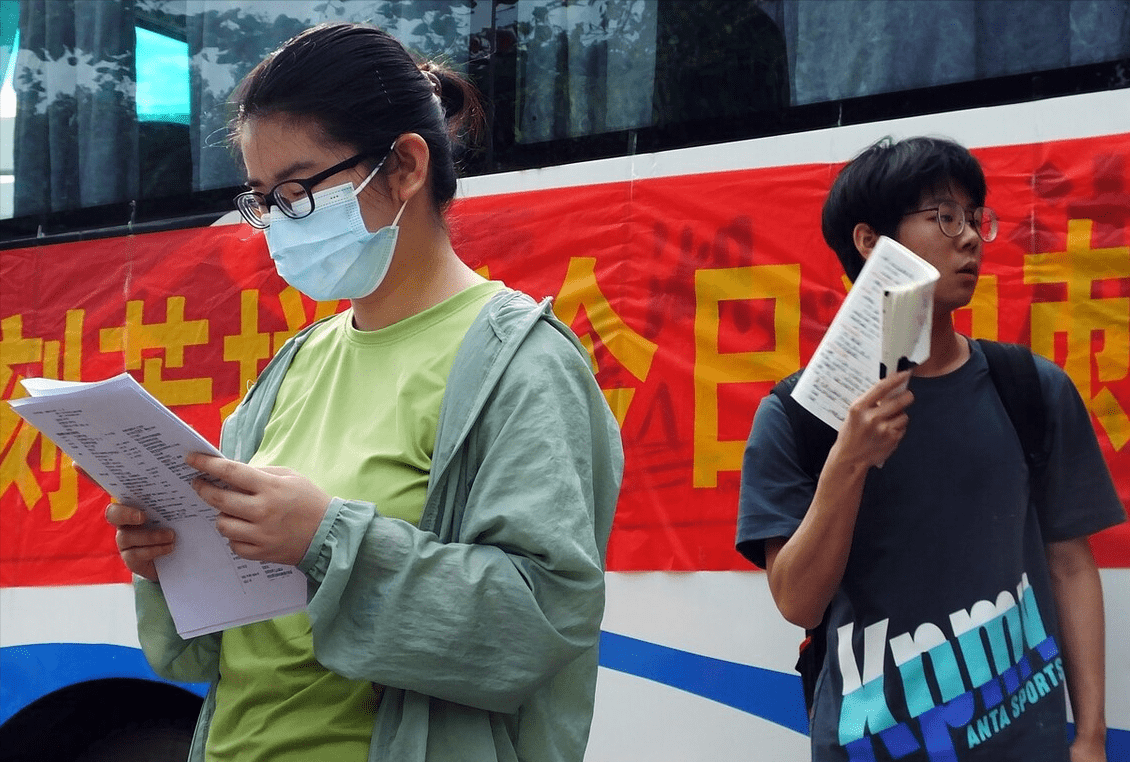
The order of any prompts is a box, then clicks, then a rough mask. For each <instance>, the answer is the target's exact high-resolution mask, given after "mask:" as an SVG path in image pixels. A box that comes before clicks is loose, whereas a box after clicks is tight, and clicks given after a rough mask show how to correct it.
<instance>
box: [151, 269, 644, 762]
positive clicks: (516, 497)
mask: <svg viewBox="0 0 1130 762" xmlns="http://www.w3.org/2000/svg"><path fill="white" fill-rule="evenodd" d="M309 331H310V329H309V328H308V329H306V330H305V331H303V332H301V333H299V334H298V335H297V336H295V337H294V338H293V339H291V340H290V341H289V342H288V343H287V344H286V345H285V346H284V347H283V348H282V349H281V350H280V351H279V353H278V355H277V356H276V357H275V358H274V359H273V360H272V361H271V363H270V364H269V365H268V366H267V368H266V369H265V370H264V371H263V374H262V375H261V376H260V378H259V380H258V381H257V382H256V384H255V386H254V387H253V388H252V389H251V390H250V391H249V392H248V394H247V397H246V398H245V399H244V400H243V402H242V403H241V404H240V406H239V407H238V408H237V410H236V411H235V412H234V413H233V414H232V416H231V417H230V418H229V419H228V420H227V421H226V422H225V424H224V429H223V433H222V435H221V438H220V439H221V442H220V448H221V450H222V451H223V452H224V454H225V455H227V456H228V457H230V458H234V459H236V460H241V461H246V460H247V459H248V458H250V457H251V455H252V454H253V453H254V452H255V450H256V448H257V447H258V446H259V443H260V441H261V438H262V433H263V427H264V425H265V424H266V422H267V419H268V418H269V416H270V414H271V408H272V406H273V404H274V399H275V395H276V393H277V391H278V388H279V384H280V383H281V381H282V378H283V376H284V375H285V373H286V369H287V367H288V366H289V364H290V362H291V360H292V358H293V357H294V355H295V353H296V352H297V351H298V350H299V348H300V347H301V346H302V344H303V342H304V341H305V340H306V338H307V336H308V335H309ZM622 471H623V451H622V449H621V444H620V436H619V429H618V427H617V425H616V422H615V420H614V419H613V417H612V415H611V413H610V412H609V409H608V406H607V404H606V402H605V400H604V397H603V395H602V393H601V391H600V389H599V387H598V386H597V385H596V382H595V379H594V378H593V375H592V370H591V366H590V364H589V358H588V355H587V353H586V352H585V350H584V348H583V347H582V346H581V344H580V342H578V341H577V339H576V337H574V336H573V335H572V333H571V332H570V331H569V330H568V328H567V327H566V326H564V325H563V324H562V323H561V322H560V321H558V320H557V319H556V318H555V317H554V316H553V313H552V311H551V309H550V305H549V301H548V300H546V301H543V302H542V303H541V304H535V303H534V302H533V300H531V299H530V298H529V297H527V296H525V295H523V294H520V293H518V292H514V291H510V290H503V291H502V292H500V293H499V294H497V295H496V296H495V297H494V298H492V300H491V301H490V303H488V304H487V306H486V307H484V308H483V310H482V312H481V313H480V314H479V316H478V317H477V318H476V320H475V322H474V323H473V324H472V326H471V328H470V330H469V331H468V333H467V336H466V338H465V339H464V341H463V344H462V346H461V347H460V349H459V352H458V354H457V355H456V359H455V363H454V366H453V368H452V371H451V375H450V377H449V380H448V384H447V390H446V392H445V395H444V400H443V404H442V407H441V410H440V419H439V427H438V429H437V432H436V443H435V452H434V454H433V459H432V472H431V477H430V480H429V485H428V497H427V501H426V503H425V506H424V512H423V516H422V518H421V520H420V526H419V528H417V527H414V526H412V525H410V524H407V523H405V522H403V521H399V520H396V519H389V518H384V517H382V516H381V515H380V506H374V505H373V504H372V503H366V502H362V501H358V500H342V499H340V498H334V499H333V500H332V502H331V503H330V506H329V509H328V510H327V512H326V516H325V518H324V519H323V520H322V523H321V526H320V527H319V529H318V532H317V534H316V535H315V536H314V540H313V542H312V543H311V545H310V549H309V550H308V551H307V553H306V556H305V558H303V559H302V561H301V562H300V564H299V569H300V570H301V571H302V572H303V573H304V574H306V576H307V578H308V580H309V606H308V610H309V615H310V620H311V622H312V625H313V639H314V652H315V655H316V656H317V658H318V660H319V661H320V662H321V663H322V664H323V665H324V666H325V667H327V668H328V669H331V670H333V671H335V672H338V673H339V674H341V675H344V676H346V677H349V678H355V679H363V680H370V681H372V682H374V683H377V684H379V685H383V686H386V688H385V692H384V696H383V698H382V700H381V704H380V709H379V710H378V712H377V716H376V721H375V724H374V727H373V743H372V747H371V750H370V754H369V758H370V760H384V761H389V762H416V761H417V760H419V761H422V760H428V761H429V762H441V761H445V760H451V761H452V762H479V761H485V760H530V761H531V762H534V761H536V762H543V761H544V762H558V761H565V760H570V761H574V762H579V760H581V759H582V757H583V756H584V749H585V744H586V742H587V739H588V732H589V725H590V723H591V719H592V708H593V694H594V691H595V685H596V672H597V643H598V640H599V637H600V622H601V617H602V616H603V611H604V572H603V567H604V551H605V547H606V544H607V541H608V535H609V531H610V529H611V526H612V515H613V511H614V508H615V504H616V498H617V495H618V492H619V487H620V478H621V474H622ZM136 588H137V612H138V630H139V637H140V640H141V644H142V648H143V649H144V651H145V654H146V657H147V658H148V659H149V662H150V664H152V666H153V668H154V669H155V670H156V671H157V673H158V674H160V675H162V676H165V677H167V678H170V679H174V680H183V681H189V682H200V681H208V682H211V683H212V690H211V691H209V694H208V696H207V698H206V699H205V702H204V707H203V709H202V711H201V714H200V720H199V722H198V724H197V728H196V737H195V740H194V743H193V749H192V754H191V757H190V759H191V760H192V761H193V762H196V761H197V760H203V759H204V742H205V740H206V739H207V734H208V728H209V724H210V721H211V717H212V713H213V711H214V709H215V681H216V679H217V675H218V668H217V665H218V658H219V649H220V637H219V635H218V634H217V635H206V636H202V637H198V638H194V639H192V640H187V641H186V640H183V639H181V638H180V637H179V636H178V635H177V634H176V631H175V629H174V627H173V624H172V620H171V618H170V616H169V613H168V608H167V607H166V605H165V601H164V598H163V596H162V595H161V591H160V587H159V586H158V585H156V584H153V583H150V582H147V581H145V580H139V581H138V582H137V584H136ZM310 732H311V733H315V734H316V733H317V732H318V728H310Z"/></svg>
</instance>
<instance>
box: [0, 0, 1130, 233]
mask: <svg viewBox="0 0 1130 762" xmlns="http://www.w3.org/2000/svg"><path fill="white" fill-rule="evenodd" d="M0 15H2V16H3V19H4V25H3V28H4V33H3V34H2V35H0V50H2V49H4V47H7V48H9V49H10V48H12V47H13V45H12V42H11V39H12V38H14V37H15V29H14V28H13V27H14V26H15V27H18V32H19V43H18V45H16V46H14V47H16V48H18V50H17V51H16V54H15V55H14V56H10V57H9V58H10V59H11V60H13V61H14V63H13V64H12V66H11V67H10V68H11V70H12V77H11V84H12V89H11V90H8V91H7V92H9V93H11V95H9V96H7V97H6V98H0V103H6V104H9V105H8V106H5V107H4V108H5V110H3V111H0V130H2V132H0V135H3V136H9V135H10V136H12V137H11V139H10V140H6V141H3V144H0V191H2V192H3V193H0V218H9V219H6V220H0V243H2V242H3V241H5V240H8V241H10V240H13V239H17V238H20V237H23V236H27V235H34V234H36V233H37V232H43V233H45V234H48V235H51V234H55V233H60V232H64V231H74V230H82V229H90V228H96V227H106V226H118V225H125V224H127V223H147V222H155V221H169V220H173V219H174V218H176V219H180V222H169V223H168V224H186V225H187V224H201V223H200V217H201V216H202V215H203V216H205V217H206V216H208V215H211V216H212V217H213V218H214V217H217V216H219V215H220V214H222V213H224V212H227V211H229V210H230V209H231V197H232V196H234V194H235V193H236V192H237V191H238V190H239V185H240V183H241V182H242V172H241V169H240V166H239V162H238V159H237V157H236V156H235V155H234V154H233V152H232V151H231V149H230V148H229V147H228V145H227V143H226V129H225V125H226V123H227V120H228V117H229V111H228V106H227V103H226V101H227V99H228V97H229V95H230V93H231V91H232V89H233V88H234V87H235V85H236V83H237V82H238V81H239V80H240V78H241V77H243V76H244V74H246V73H247V72H248V71H249V70H250V69H251V67H252V66H254V65H255V64H256V63H257V62H258V61H260V60H261V59H262V58H263V57H264V56H265V55H267V54H268V53H269V52H270V51H271V50H273V49H274V48H276V47H277V46H278V45H279V44H280V43H282V42H283V41H284V40H285V39H287V38H288V37H290V36H292V35H293V34H296V33H298V32H299V31H301V30H302V29H305V28H307V27H309V26H312V25H314V24H317V23H321V22H325V21H365V22H369V23H373V24H376V25H378V26H381V27H383V28H385V29H387V30H388V31H389V32H391V33H392V34H394V35H395V36H396V37H398V38H399V39H401V40H402V41H403V42H404V43H405V44H406V45H407V46H408V47H409V48H410V49H412V50H414V51H416V52H417V53H419V54H420V55H421V56H425V57H436V56H439V57H442V58H443V59H445V60H446V61H447V62H448V63H449V64H451V65H453V66H454V67H455V68H457V69H460V70H462V71H465V72H466V73H467V74H468V75H469V76H470V77H471V79H472V80H473V81H474V82H475V83H476V84H477V85H478V86H479V88H480V89H481V90H482V91H483V93H484V95H485V96H486V100H487V104H488V111H489V122H490V129H489V132H488V136H487V140H486V141H485V144H484V145H483V146H482V147H481V149H480V150H477V151H475V152H473V153H469V154H467V155H465V156H463V161H464V165H465V169H466V172H467V173H468V174H476V173H489V172H500V171H506V170H511V169H524V168H529V167H537V166H546V165H552V164H560V163H565V162H571V161H579V160H584V159H593V158H605V157H611V156H619V155H625V154H630V153H635V152H646V151H655V150H664V149H671V148H679V147H685V146H690V145H703V144H709V143H716V142H724V141H728V140H737V139H744V138H751V137H762V136H767V135H775V134H783V133H788V132H796V131H801V130H810V129H817V128H822V127H830V126H834V125H837V124H848V123H858V122H864V121H872V120H879V119H889V118H896V117H901V116H910V115H916V114H925V113H932V112H939V111H948V110H954V109H962V108H970V107H976V106H988V105H995V104H1000V103H1006V102H1023V101H1026V100H1033V99H1038V98H1044V97H1051V96H1055V95H1066V94H1070V93H1075V92H1093V91H1098V90H1110V89H1117V88H1126V87H1128V86H1130V0H1012V1H1011V2H1008V3H1004V2H998V1H997V0H520V1H517V2H516V1H514V0H450V1H449V2H440V1H438V0H255V2H247V1H246V0H193V1H192V2H188V0H83V2H57V1H56V0H0ZM16 19H18V23H15V21H14V20H16ZM13 102H14V113H12V110H13V106H12V105H11V104H12V103H13ZM13 217H14V218H13Z"/></svg>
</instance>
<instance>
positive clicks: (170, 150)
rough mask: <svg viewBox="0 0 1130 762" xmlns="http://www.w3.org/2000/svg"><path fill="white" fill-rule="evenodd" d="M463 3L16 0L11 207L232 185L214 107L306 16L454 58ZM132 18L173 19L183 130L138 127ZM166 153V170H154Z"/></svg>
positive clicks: (236, 181)
mask: <svg viewBox="0 0 1130 762" xmlns="http://www.w3.org/2000/svg"><path fill="white" fill-rule="evenodd" d="M472 5H473V2H472V0H453V1H452V2H444V3H437V2H432V1H431V0H285V1H273V2H267V1H265V0H255V2H247V0H21V3H20V50H19V53H18V57H17V68H16V74H15V88H16V91H17V105H16V126H15V142H16V145H15V147H14V148H15V150H14V156H15V160H14V165H15V166H14V171H15V203H14V213H15V214H16V215H17V216H24V215H36V214H42V213H45V212H51V211H62V210H69V209H78V208H83V207H89V206H97V205H102V204H113V203H123V202H127V201H130V200H132V199H137V198H151V197H158V196H162V195H167V196H178V195H184V194H185V193H188V192H191V191H199V190H210V189H214V188H224V187H231V186H235V185H240V184H242V183H243V180H244V172H243V169H242V165H241V164H240V162H239V160H238V158H237V156H236V155H235V153H234V152H233V151H232V150H231V148H230V147H229V146H228V144H227V121H228V118H229V117H230V116H231V113H230V108H229V107H228V105H227V101H228V98H229V97H230V95H231V92H232V90H234V89H235V86H236V84H238V82H239V81H240V79H241V78H242V77H243V76H244V75H245V74H246V73H247V72H249V71H250V70H251V68H252V67H253V66H254V65H255V64H257V63H258V62H259V61H260V60H262V59H263V57H264V56H266V55H267V54H268V53H270V52H271V51H272V50H274V49H275V48H277V47H278V46H279V45H281V44H282V43H283V42H284V41H285V40H287V39H288V38H289V37H291V36H293V35H295V34H297V33H298V32H300V31H302V30H303V29H306V28H308V27H311V26H314V25H315V24H319V23H322V22H326V21H363V22H369V23H373V24H376V25H378V26H380V27H382V28H384V29H386V30H388V31H389V32H390V33H391V34H393V35H394V36H396V37H397V38H398V39H400V40H401V41H402V42H404V43H405V45H407V46H408V48H409V49H410V50H413V51H414V52H416V53H419V54H420V55H422V56H425V57H429V58H431V57H445V58H446V59H447V60H450V61H452V62H453V63H454V64H456V65H459V64H461V63H462V62H464V61H465V60H466V55H467V53H466V51H467V50H468V47H469V38H470V27H471V21H470V17H471V7H472ZM144 18H148V19H163V20H165V21H166V22H170V20H171V22H170V23H174V24H175V23H183V25H184V31H185V35H186V37H187V41H188V56H189V71H190V89H189V99H190V101H191V102H190V104H189V105H190V114H189V117H188V122H189V124H188V126H187V128H185V127H184V126H183V125H174V124H167V123H157V124H154V123H143V124H141V125H140V126H139V123H138V119H137V103H136V99H135V93H136V84H137V83H136V64H135V55H134V50H135V33H134V28H135V25H136V24H137V23H138V22H139V19H144ZM139 144H140V146H141V147H140V150H139ZM189 148H191V150H189ZM170 160H172V163H173V164H175V166H173V167H168V166H166V165H167V164H169V163H170ZM189 161H191V167H189V166H187V165H188V163H189ZM182 164H184V165H185V166H183V167H182V166H181V165H182ZM181 175H184V178H183V180H182V178H181ZM124 222H126V220H124V219H123V220H107V224H114V223H124Z"/></svg>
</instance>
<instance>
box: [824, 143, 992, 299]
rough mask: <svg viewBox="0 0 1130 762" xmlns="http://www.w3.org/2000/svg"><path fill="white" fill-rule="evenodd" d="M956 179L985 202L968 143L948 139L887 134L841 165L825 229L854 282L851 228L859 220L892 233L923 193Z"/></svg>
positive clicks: (858, 261) (977, 202) (858, 265)
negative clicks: (901, 138) (901, 137)
mask: <svg viewBox="0 0 1130 762" xmlns="http://www.w3.org/2000/svg"><path fill="white" fill-rule="evenodd" d="M950 183H953V184H954V185H956V186H958V187H960V188H961V189H962V190H964V191H965V192H966V193H968V194H969V196H970V198H971V199H972V201H973V205H974V206H983V205H984V203H985V195H986V194H987V192H988V189H987V187H986V185H985V173H984V172H983V171H982V170H981V165H980V164H979V163H978V162H977V159H975V158H973V154H971V153H969V150H968V149H967V148H965V147H964V146H961V145H959V144H957V143H955V142H953V141H952V140H946V139H944V138H927V137H915V138H907V139H906V140H899V141H896V140H894V139H893V138H889V137H887V138H883V139H881V140H879V141H878V142H877V143H874V144H873V145H871V146H868V147H867V148H865V149H864V150H863V152H862V153H860V154H859V155H858V156H856V157H855V158H854V159H852V160H851V161H850V162H849V163H848V164H847V166H845V167H844V168H843V170H842V171H841V172H840V174H839V175H838V176H837V177H836V180H835V182H834V183H832V189H831V190H830V191H829V192H828V198H827V199H826V200H825V201H824V212H823V215H822V217H821V230H822V232H823V233H824V240H825V241H827V243H828V245H829V246H830V247H832V250H833V251H834V252H836V256H837V257H839V258H840V263H841V264H842V265H843V267H844V272H845V273H846V274H847V276H848V278H850V279H851V280H852V281H854V280H855V279H856V277H857V276H858V275H859V271H860V270H862V269H863V256H862V255H861V254H860V253H859V251H858V250H857V249H856V248H855V242H854V240H853V239H852V233H853V231H854V230H855V226H856V225H857V224H859V223H861V222H863V223H866V224H868V225H870V226H871V227H872V228H873V229H874V230H875V232H876V233H878V234H879V235H885V236H888V237H890V238H893V237H894V234H895V231H896V230H897V229H898V224H899V221H900V220H901V219H902V218H903V217H904V216H905V215H906V214H907V213H908V212H912V211H914V209H915V208H916V207H917V205H918V203H919V201H920V200H921V198H922V195H923V194H924V193H926V192H927V191H932V190H940V189H943V188H945V187H946V186H947V185H948V184H950Z"/></svg>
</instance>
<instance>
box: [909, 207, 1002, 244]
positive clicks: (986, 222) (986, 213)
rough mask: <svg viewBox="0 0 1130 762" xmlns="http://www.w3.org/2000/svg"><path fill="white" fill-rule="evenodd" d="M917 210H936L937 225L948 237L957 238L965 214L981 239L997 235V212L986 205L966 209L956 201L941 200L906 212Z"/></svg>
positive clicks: (989, 239)
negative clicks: (936, 203) (934, 204)
mask: <svg viewBox="0 0 1130 762" xmlns="http://www.w3.org/2000/svg"><path fill="white" fill-rule="evenodd" d="M919 212H937V213H938V227H939V228H941V229H942V233H944V234H945V235H946V236H948V237H950V238H957V237H958V236H959V235H961V231H963V230H965V218H966V215H967V214H968V216H969V219H970V220H971V221H972V223H973V229H974V230H975V231H977V235H979V236H980V237H981V240H982V241H984V242H985V243H988V242H989V241H992V240H993V239H994V238H996V237H997V227H998V223H997V213H996V212H994V211H993V210H992V209H990V208H989V207H987V206H979V207H977V208H975V209H969V210H966V209H962V208H961V205H960V204H958V203H957V202H956V201H941V202H939V203H938V205H937V206H928V207H926V208H925V209H915V210H914V211H912V212H907V214H918V213H919Z"/></svg>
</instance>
